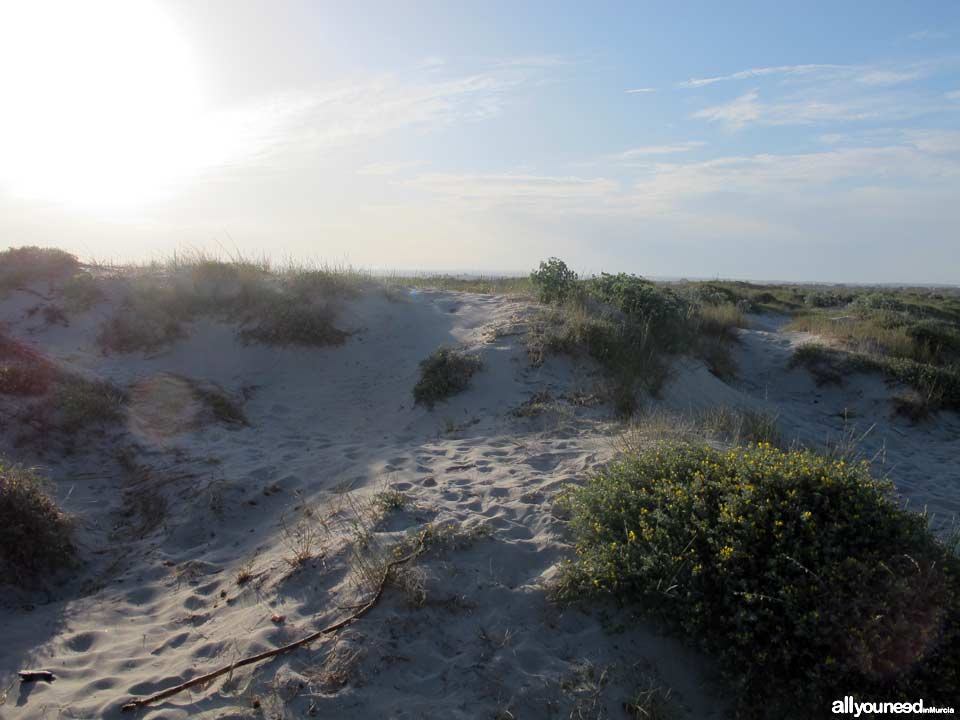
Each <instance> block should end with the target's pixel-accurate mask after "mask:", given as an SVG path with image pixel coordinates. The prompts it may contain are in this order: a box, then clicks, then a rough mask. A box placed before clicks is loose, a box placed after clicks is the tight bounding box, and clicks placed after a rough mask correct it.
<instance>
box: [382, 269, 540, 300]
mask: <svg viewBox="0 0 960 720" xmlns="http://www.w3.org/2000/svg"><path fill="white" fill-rule="evenodd" d="M377 279H379V280H380V281H382V282H384V283H385V284H386V285H387V286H388V287H395V286H401V287H410V288H418V289H423V290H443V291H456V292H470V293H481V294H484V295H517V296H531V295H533V285H532V284H531V282H530V279H529V278H528V277H526V276H522V277H513V276H503V275H449V274H434V273H411V274H404V273H397V274H388V275H382V276H379V277H378V278H377Z"/></svg>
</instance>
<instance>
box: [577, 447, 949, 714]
mask: <svg viewBox="0 0 960 720" xmlns="http://www.w3.org/2000/svg"><path fill="white" fill-rule="evenodd" d="M560 509H561V510H562V511H563V512H564V513H565V514H566V516H568V517H569V518H570V522H571V530H572V532H573V538H574V541H575V543H576V550H577V557H576V559H575V560H574V561H572V562H571V563H570V564H569V565H568V566H567V567H566V569H565V571H564V573H563V579H562V581H561V583H560V594H561V596H565V597H568V598H570V599H572V600H580V599H583V598H586V597H590V595H591V594H593V595H601V596H602V595H610V596H613V597H614V598H616V599H617V600H618V601H621V602H627V603H633V604H635V605H636V606H637V607H638V608H639V609H640V610H641V612H643V613H644V614H646V615H648V616H651V617H654V618H657V619H659V620H660V621H662V622H664V623H665V625H666V626H667V627H669V628H671V629H672V630H673V631H674V632H676V633H678V634H679V635H681V636H682V637H684V638H687V639H689V640H690V641H691V642H694V643H696V644H698V645H700V646H701V647H703V648H704V649H705V650H706V651H708V652H709V653H711V654H712V655H713V656H714V657H716V658H717V660H718V667H720V668H721V671H722V672H723V673H724V674H725V675H726V677H727V679H728V681H729V682H730V683H731V685H732V688H733V690H734V693H735V696H736V700H737V708H736V711H737V717H745V718H762V717H771V716H773V715H775V716H777V717H798V718H806V717H810V712H811V708H814V707H824V708H826V707H829V706H830V705H829V703H830V702H832V701H833V700H835V699H836V698H839V697H843V696H844V695H846V694H853V695H854V696H857V697H863V698H868V699H871V700H873V699H884V700H911V701H915V700H916V699H917V698H919V697H922V698H924V700H925V701H926V702H927V704H930V705H933V704H938V703H939V704H944V703H949V701H950V700H951V699H952V698H953V697H954V696H953V693H954V691H955V688H957V687H960V655H958V654H957V653H956V651H955V648H956V647H957V645H958V643H960V560H958V558H957V556H956V555H955V554H954V551H953V550H952V549H951V548H950V547H949V546H948V545H945V544H944V543H942V542H941V541H940V540H938V539H937V537H936V536H935V535H934V534H933V533H932V532H931V531H930V529H929V527H928V525H927V518H926V517H924V516H922V515H919V514H916V513H913V512H909V511H907V510H905V509H903V508H901V506H900V505H899V504H898V502H897V500H896V499H895V495H894V493H893V488H892V485H891V484H890V483H888V482H887V481H882V480H878V479H875V478H873V477H872V476H871V474H870V472H869V469H868V468H867V467H866V466H865V465H862V464H854V463H849V462H846V461H845V460H843V459H833V458H828V457H822V456H818V455H816V454H813V453H809V452H799V451H789V452H787V451H781V450H777V449H775V448H772V447H770V446H769V445H753V446H750V447H744V448H736V449H731V450H716V449H711V448H709V447H707V448H705V447H703V446H693V445H685V444H665V445H659V446H656V447H653V448H650V449H647V450H644V451H640V452H636V453H628V454H627V455H626V456H624V457H623V458H622V459H621V460H620V461H618V462H616V463H614V464H612V465H610V466H609V467H607V468H605V469H604V470H601V471H600V472H599V473H597V474H596V475H595V476H593V477H591V478H589V479H588V481H587V483H586V484H585V485H584V486H582V487H571V488H570V489H569V491H568V492H567V493H566V494H565V495H564V496H563V497H562V498H561V501H560Z"/></svg>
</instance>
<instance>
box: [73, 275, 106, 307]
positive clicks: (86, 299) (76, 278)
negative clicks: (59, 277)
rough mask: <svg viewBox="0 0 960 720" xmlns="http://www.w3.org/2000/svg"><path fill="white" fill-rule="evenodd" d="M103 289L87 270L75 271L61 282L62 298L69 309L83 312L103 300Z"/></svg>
mask: <svg viewBox="0 0 960 720" xmlns="http://www.w3.org/2000/svg"><path fill="white" fill-rule="evenodd" d="M103 297H104V294H103V289H102V288H101V287H100V284H99V283H98V282H97V279H96V278H95V277H94V276H93V275H91V274H90V273H88V272H82V273H77V274H75V275H73V276H72V277H70V278H69V279H68V280H67V281H66V282H64V284H63V299H64V301H65V302H66V304H67V306H68V307H69V309H70V310H73V311H75V312H83V311H84V310H89V309H90V308H92V307H93V306H94V305H96V304H97V303H98V302H100V301H101V300H103Z"/></svg>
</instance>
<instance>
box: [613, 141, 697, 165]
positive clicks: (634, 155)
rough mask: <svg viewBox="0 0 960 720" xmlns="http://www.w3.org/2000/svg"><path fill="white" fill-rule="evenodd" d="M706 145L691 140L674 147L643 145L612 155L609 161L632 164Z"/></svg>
mask: <svg viewBox="0 0 960 720" xmlns="http://www.w3.org/2000/svg"><path fill="white" fill-rule="evenodd" d="M704 145H706V143H705V142H703V141H702V140H689V141H687V142H683V143H676V144H673V145H643V146H641V147H635V148H630V149H629V150H624V151H623V152H620V153H616V154H615V155H610V156H609V158H608V159H609V160H612V161H613V162H630V161H631V160H642V159H644V158H649V157H654V156H658V155H676V154H677V153H685V152H690V151H691V150H696V149H698V148H702V147H703V146H704Z"/></svg>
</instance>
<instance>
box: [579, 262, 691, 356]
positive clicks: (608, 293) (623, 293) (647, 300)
mask: <svg viewBox="0 0 960 720" xmlns="http://www.w3.org/2000/svg"><path fill="white" fill-rule="evenodd" d="M588 292H589V293H590V296H591V297H593V298H596V299H597V300H599V301H600V302H602V303H606V304H608V305H610V306H612V307H615V308H617V309H618V310H620V311H621V312H623V313H624V314H625V315H627V316H628V317H629V318H631V320H632V321H633V322H638V323H642V324H643V325H645V326H646V327H647V328H648V330H649V332H650V333H651V334H653V335H654V336H656V338H657V341H658V345H659V346H660V347H661V349H662V350H663V351H664V352H675V351H679V350H683V349H685V348H686V346H687V345H688V344H689V340H690V338H691V337H692V334H693V332H692V330H693V329H692V328H691V327H690V324H689V322H688V321H689V320H690V318H691V317H692V315H693V313H694V306H693V305H692V304H691V303H690V302H689V301H688V300H686V299H685V298H684V297H682V296H680V295H678V294H677V293H675V292H673V291H672V290H671V289H670V288H666V287H661V286H657V285H654V284H653V283H652V282H650V281H649V280H645V279H644V278H642V277H639V276H637V275H627V274H626V273H619V274H617V275H609V274H607V273H601V275H600V276H599V277H595V278H591V280H590V281H589V283H588Z"/></svg>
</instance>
